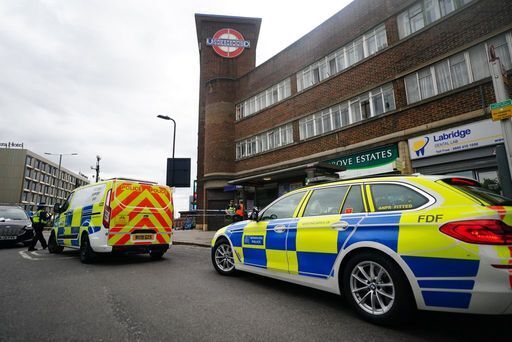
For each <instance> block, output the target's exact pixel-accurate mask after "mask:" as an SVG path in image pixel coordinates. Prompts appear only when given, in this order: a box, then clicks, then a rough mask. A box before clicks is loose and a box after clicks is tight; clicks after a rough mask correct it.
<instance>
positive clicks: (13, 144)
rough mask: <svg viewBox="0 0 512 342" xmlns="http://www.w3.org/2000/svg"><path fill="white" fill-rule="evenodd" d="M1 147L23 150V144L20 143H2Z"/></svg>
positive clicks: (0, 143)
mask: <svg viewBox="0 0 512 342" xmlns="http://www.w3.org/2000/svg"><path fill="white" fill-rule="evenodd" d="M0 147H5V148H23V143H18V142H13V141H7V142H0Z"/></svg>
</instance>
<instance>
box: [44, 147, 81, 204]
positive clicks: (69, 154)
mask: <svg viewBox="0 0 512 342" xmlns="http://www.w3.org/2000/svg"><path fill="white" fill-rule="evenodd" d="M44 154H47V155H49V156H59V170H58V171H57V177H58V181H57V185H55V183H53V185H54V186H55V194H54V196H53V198H54V199H55V202H57V190H58V189H59V188H60V185H61V181H62V179H61V175H60V169H61V165H62V156H76V155H78V153H75V152H74V153H50V152H45V153H44ZM54 204H55V203H54Z"/></svg>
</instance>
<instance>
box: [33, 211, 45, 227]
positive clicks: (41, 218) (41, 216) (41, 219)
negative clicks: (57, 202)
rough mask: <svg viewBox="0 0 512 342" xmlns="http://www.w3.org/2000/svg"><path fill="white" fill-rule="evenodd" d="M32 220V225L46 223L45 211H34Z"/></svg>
mask: <svg viewBox="0 0 512 342" xmlns="http://www.w3.org/2000/svg"><path fill="white" fill-rule="evenodd" d="M32 220H33V222H34V223H42V224H46V223H48V220H47V216H46V211H44V210H42V209H41V210H38V211H36V213H35V215H34V217H32Z"/></svg>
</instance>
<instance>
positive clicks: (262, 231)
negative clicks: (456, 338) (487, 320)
mask: <svg viewBox="0 0 512 342" xmlns="http://www.w3.org/2000/svg"><path fill="white" fill-rule="evenodd" d="M415 215H417V214H415ZM402 216H403V214H402V213H362V214H348V215H347V214H345V215H330V216H322V217H320V218H319V217H302V218H293V219H281V220H272V221H271V222H257V223H256V222H248V221H244V222H239V223H235V224H233V225H231V226H229V227H228V228H227V229H226V236H227V237H228V238H229V239H230V240H231V243H232V245H233V248H234V250H235V255H236V257H237V259H238V262H242V263H244V264H245V265H249V266H254V267H260V268H266V269H270V270H275V271H283V272H288V273H290V274H299V275H303V276H308V277H317V278H324V279H326V278H329V277H333V276H334V274H335V272H334V264H335V262H336V259H337V257H338V255H339V253H340V252H341V251H342V250H344V249H346V248H348V247H350V246H351V245H353V244H356V243H358V242H368V241H371V242H376V243H379V244H381V245H383V246H386V247H388V248H389V249H391V250H392V251H393V252H395V253H398V254H399V255H401V257H402V259H403V260H404V262H405V263H406V264H407V265H408V266H409V268H410V269H411V270H412V272H413V274H414V276H415V277H416V279H417V282H418V286H419V288H420V289H421V294H422V296H423V299H424V302H425V305H427V306H432V307H447V308H459V309H465V308H468V307H469V305H470V302H471V290H472V289H473V287H474V285H475V277H476V275H477V273H478V269H479V264H480V262H479V260H478V254H475V253H468V252H467V251H466V250H462V251H461V248H460V247H459V246H454V245H453V242H452V241H451V240H450V239H449V238H448V237H444V236H442V235H439V234H437V235H433V236H435V239H446V241H447V242H446V241H445V242H446V243H449V246H448V245H446V246H445V248H444V249H441V250H440V251H436V252H433V253H430V254H428V253H427V255H421V253H413V252H414V249H415V247H417V246H418V245H423V246H424V245H425V241H424V240H419V241H415V242H414V243H413V242H411V239H415V240H418V239H421V238H422V236H421V235H418V236H413V234H414V231H415V228H411V227H410V226H409V227H407V228H408V229H405V230H402V234H401V231H400V226H401V225H402V227H404V225H407V224H408V221H410V218H405V220H404V217H402ZM341 220H342V221H345V222H347V223H348V224H349V225H348V228H347V229H345V230H342V231H337V230H334V229H332V228H330V224H332V223H335V222H339V221H341ZM277 226H280V227H283V228H285V230H286V231H285V232H282V233H278V232H276V231H274V229H275V228H276V227H277ZM432 227H435V229H436V230H437V229H438V226H436V225H435V224H433V225H432ZM409 228H411V229H409ZM420 229H428V227H425V226H424V225H423V226H421V228H420ZM399 241H400V242H401V243H400V244H399ZM445 242H443V243H445ZM404 243H405V244H406V245H408V247H404ZM443 243H440V242H439V241H435V244H437V245H440V246H443ZM466 247H467V248H469V249H471V248H473V249H474V248H475V247H471V246H469V247H468V246H466ZM404 252H405V253H404ZM473 252H476V250H473ZM407 254H417V255H407ZM453 278H457V279H453Z"/></svg>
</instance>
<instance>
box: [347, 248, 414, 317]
mask: <svg viewBox="0 0 512 342" xmlns="http://www.w3.org/2000/svg"><path fill="white" fill-rule="evenodd" d="M342 277H343V289H344V295H345V299H346V300H347V302H348V303H349V304H350V305H351V306H352V308H353V309H354V310H355V311H356V312H357V313H358V314H359V315H361V316H362V317H363V318H364V319H366V320H367V321H369V322H371V323H375V324H380V325H396V324H400V323H405V322H407V321H409V320H411V319H412V318H413V317H414V314H415V312H416V307H415V302H414V298H413V296H412V292H411V289H410V287H409V284H408V281H407V278H406V277H405V275H404V274H403V272H402V270H401V269H400V268H399V267H398V266H397V265H396V264H395V263H394V262H393V261H392V260H390V259H389V258H388V257H386V256H383V255H381V254H379V253H373V252H363V253H360V254H357V255H355V256H354V257H352V258H351V259H350V260H349V261H348V262H347V265H346V267H345V270H344V273H343V274H342Z"/></svg>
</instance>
